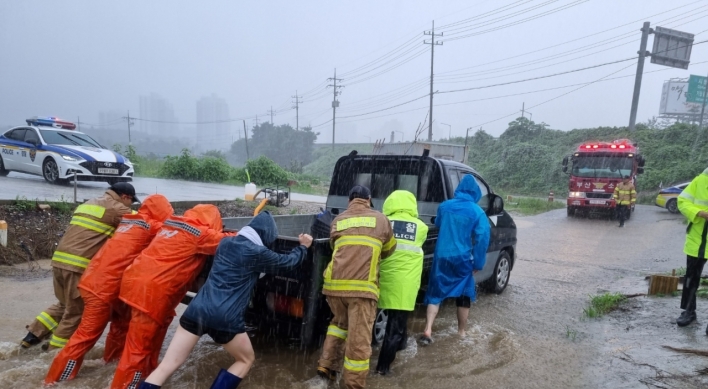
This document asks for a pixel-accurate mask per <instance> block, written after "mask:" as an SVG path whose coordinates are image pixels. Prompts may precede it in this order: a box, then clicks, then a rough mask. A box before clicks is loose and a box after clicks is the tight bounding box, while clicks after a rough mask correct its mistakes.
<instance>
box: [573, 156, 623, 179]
mask: <svg viewBox="0 0 708 389" xmlns="http://www.w3.org/2000/svg"><path fill="white" fill-rule="evenodd" d="M633 163H634V160H633V159H632V158H630V157H624V156H622V157H615V156H579V157H575V158H574V159H573V175H574V176H576V177H595V178H621V177H623V176H629V175H631V173H632V166H633Z"/></svg>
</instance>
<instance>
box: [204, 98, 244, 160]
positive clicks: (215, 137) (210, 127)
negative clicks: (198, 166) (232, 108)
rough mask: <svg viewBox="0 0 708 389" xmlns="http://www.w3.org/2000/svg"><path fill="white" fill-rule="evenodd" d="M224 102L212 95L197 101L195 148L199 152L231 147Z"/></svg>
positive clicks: (226, 105)
mask: <svg viewBox="0 0 708 389" xmlns="http://www.w3.org/2000/svg"><path fill="white" fill-rule="evenodd" d="M229 119H230V116H229V105H228V104H227V103H226V100H225V99H223V98H221V97H219V96H217V95H215V94H212V95H211V96H206V97H202V98H201V99H199V100H198V101H197V148H198V149H200V150H201V151H207V150H227V149H229V148H230V147H231V141H232V135H233V134H231V123H230V122H229V121H228V120H229ZM234 140H235V139H234Z"/></svg>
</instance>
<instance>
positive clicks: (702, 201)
mask: <svg viewBox="0 0 708 389" xmlns="http://www.w3.org/2000/svg"><path fill="white" fill-rule="evenodd" d="M693 204H696V205H705V206H708V201H707V200H699V199H695V200H693Z"/></svg>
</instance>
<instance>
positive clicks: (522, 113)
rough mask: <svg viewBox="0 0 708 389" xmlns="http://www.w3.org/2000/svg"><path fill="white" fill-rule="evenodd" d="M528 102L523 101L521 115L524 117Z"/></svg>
mask: <svg viewBox="0 0 708 389" xmlns="http://www.w3.org/2000/svg"><path fill="white" fill-rule="evenodd" d="M525 108H526V102H523V103H521V117H524V113H525V111H526V109H525Z"/></svg>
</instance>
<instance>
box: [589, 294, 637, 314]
mask: <svg viewBox="0 0 708 389" xmlns="http://www.w3.org/2000/svg"><path fill="white" fill-rule="evenodd" d="M626 299H627V297H625V296H624V295H623V294H621V293H604V294H600V295H597V296H592V297H590V303H589V304H588V307H587V308H585V309H583V313H584V314H585V316H586V317H590V318H595V317H600V316H602V315H604V314H606V313H609V312H611V311H613V310H614V309H616V308H617V307H618V306H619V305H620V303H622V302H623V301H624V300H626Z"/></svg>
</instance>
